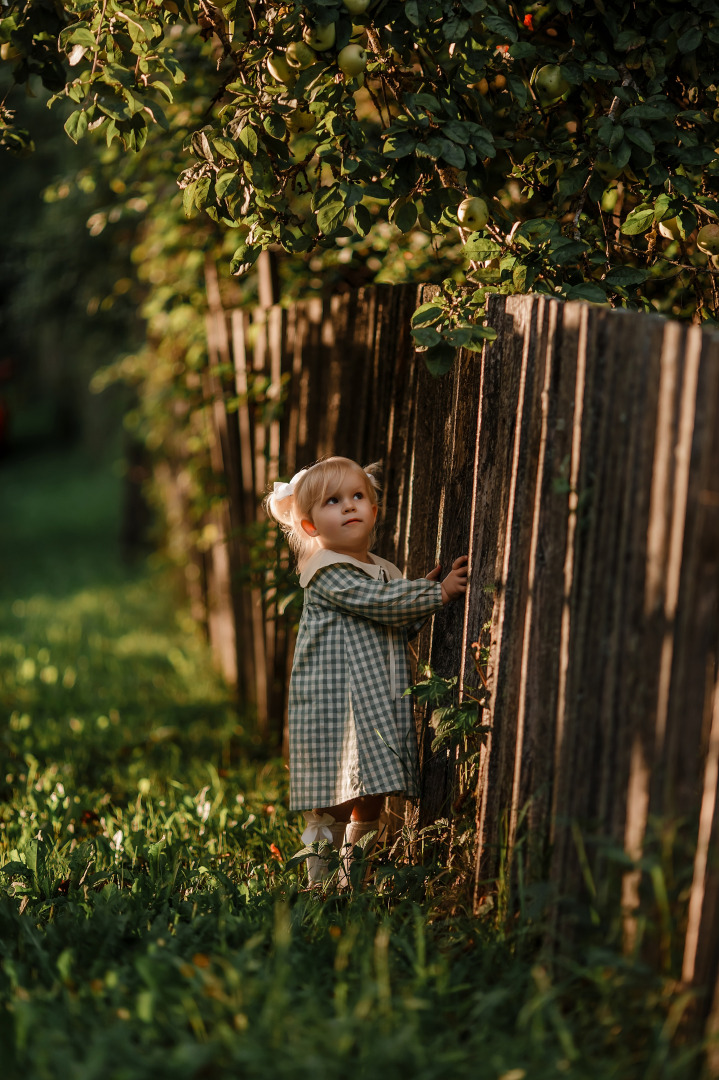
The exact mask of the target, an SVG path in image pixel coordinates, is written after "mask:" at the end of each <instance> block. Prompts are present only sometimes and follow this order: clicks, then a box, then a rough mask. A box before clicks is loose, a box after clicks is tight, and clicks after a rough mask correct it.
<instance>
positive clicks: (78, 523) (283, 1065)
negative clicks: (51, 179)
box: [0, 454, 697, 1080]
mask: <svg viewBox="0 0 719 1080" xmlns="http://www.w3.org/2000/svg"><path fill="white" fill-rule="evenodd" d="M119 495H120V491H119V481H118V480H117V478H116V477H115V476H114V475H113V472H112V470H110V469H106V468H104V467H99V466H98V467H97V468H94V469H90V468H88V466H87V464H86V463H85V462H84V461H83V460H82V458H81V457H79V456H77V455H73V454H64V455H57V456H55V457H54V458H53V459H49V458H44V457H35V458H30V457H27V458H22V459H18V460H16V461H13V460H12V459H10V460H7V461H5V462H3V463H1V464H0V505H1V506H2V507H3V520H2V526H1V527H0V565H1V566H2V577H1V579H0V678H1V680H2V681H1V683H0V705H1V707H2V717H3V720H4V721H5V723H4V724H3V726H2V742H1V743H0V754H1V755H2V761H1V762H0V784H1V785H2V811H1V816H0V830H1V831H0V864H1V866H2V868H1V869H0V960H1V963H0V1061H1V1062H2V1076H3V1080H6V1078H7V1080H12V1078H13V1077H15V1076H17V1077H23V1078H24V1080H35V1078H46V1077H47V1078H48V1080H50V1078H52V1080H56V1078H57V1077H58V1076H59V1077H66V1078H68V1080H94V1078H97V1080H125V1078H127V1080H144V1078H147V1080H150V1078H152V1080H158V1078H164V1077H167V1078H168V1080H170V1078H172V1080H185V1078H188V1080H189V1078H198V1080H214V1078H218V1080H224V1078H228V1080H229V1078H236V1077H237V1078H239V1077H243V1076H246V1077H250V1078H257V1080H260V1078H262V1080H265V1078H268V1080H270V1078H271V1080H281V1078H307V1080H310V1078H334V1077H337V1078H338V1080H339V1078H351V1080H354V1078H367V1080H385V1078H392V1077H408V1078H412V1080H449V1078H452V1080H454V1078H457V1080H460V1078H465V1077H466V1078H470V1077H471V1078H473V1080H484V1078H487V1080H525V1078H526V1080H556V1078H557V1077H565V1076H566V1077H572V1078H584V1077H586V1078H592V1080H595V1078H596V1080H609V1078H612V1080H617V1078H618V1080H624V1078H626V1080H638V1078H645V1077H646V1078H648V1080H650V1078H654V1080H659V1078H664V1077H687V1078H689V1077H695V1076H696V1075H697V1061H696V1055H695V1053H694V1052H693V1051H692V1049H691V1048H689V1049H687V1048H686V1047H684V1048H682V1047H681V1046H679V1047H676V1048H674V1047H673V1046H672V1043H671V1038H672V1035H673V1032H674V1027H675V1026H676V1024H677V1023H678V1021H679V1019H680V1017H681V1010H680V1009H676V1008H675V1010H674V1012H672V1011H671V1009H670V1005H671V1003H672V1001H673V1000H674V999H673V997H672V987H671V986H670V985H665V984H664V983H663V982H662V981H661V980H659V979H656V978H654V977H653V976H651V975H650V974H649V973H648V972H644V971H642V970H640V969H638V968H637V967H636V966H633V965H631V964H629V963H625V962H624V961H623V960H622V959H621V958H619V957H617V956H616V955H614V954H612V953H610V952H601V953H599V952H596V951H595V952H585V953H584V954H583V955H582V958H581V963H579V962H578V960H577V962H576V963H573V964H570V963H567V962H564V963H562V964H561V965H557V966H555V968H554V969H553V970H552V972H551V973H550V972H549V970H548V969H547V968H546V967H545V966H544V965H542V964H540V963H539V962H538V961H537V958H536V955H534V953H533V948H534V946H533V945H532V944H531V942H533V941H534V940H535V938H534V937H533V936H532V933H531V927H529V926H528V925H527V923H526V921H522V920H519V921H514V922H513V923H512V924H511V928H510V929H509V930H508V928H507V927H506V926H505V927H497V925H496V924H495V921H494V919H493V918H492V915H491V914H490V915H489V916H487V921H486V922H477V921H474V920H472V919H471V918H470V917H469V916H468V915H467V914H465V913H464V911H463V906H462V895H461V893H459V894H457V896H455V897H454V899H453V896H452V894H450V893H449V892H448V890H447V886H446V884H444V882H446V880H447V879H446V877H444V878H443V877H442V876H441V869H442V868H441V867H436V866H434V867H433V866H424V867H416V866H411V865H408V864H406V863H404V862H399V863H398V864H397V865H396V866H392V865H391V864H390V863H389V862H388V861H387V860H386V859H385V860H384V865H383V867H382V873H383V876H382V878H381V881H380V883H379V884H378V885H377V887H376V888H370V889H367V890H366V891H364V892H363V893H360V894H359V895H356V896H355V897H346V896H344V895H340V894H338V893H336V892H334V891H332V890H330V891H329V892H328V894H327V895H326V896H321V895H318V894H314V893H308V892H307V891H305V890H304V887H303V880H302V875H301V874H300V875H299V876H298V872H297V870H295V869H289V870H288V869H286V868H285V865H284V862H286V860H287V859H288V858H289V857H290V856H291V855H292V854H293V852H294V851H296V850H297V848H298V847H299V846H300V843H299V829H298V828H297V822H296V820H288V817H287V814H286V810H285V806H286V786H287V785H286V775H287V774H286V771H285V768H284V765H283V763H282V762H279V761H274V760H271V759H268V758H267V757H266V756H263V754H262V752H261V748H260V747H259V746H258V743H257V740H256V739H255V737H254V734H253V732H252V729H251V725H250V724H249V723H248V721H247V719H246V718H245V717H243V715H242V712H241V711H240V710H238V709H237V707H236V706H235V705H234V703H233V701H232V698H231V695H230V694H228V692H227V690H226V688H225V687H224V686H223V685H222V683H221V681H220V680H219V679H218V678H217V676H216V675H215V674H214V673H213V671H212V667H211V663H210V658H209V655H208V652H207V648H206V646H205V644H204V641H203V640H202V637H201V635H200V634H199V633H198V631H197V630H196V628H195V627H194V626H193V624H192V623H191V621H190V619H189V616H188V614H187V612H186V610H185V608H184V604H183V598H182V596H181V594H180V593H178V590H177V583H176V581H175V580H174V579H173V577H172V575H171V574H170V573H169V571H167V570H162V569H158V568H156V569H154V570H152V571H150V570H149V569H147V568H144V567H143V568H142V569H141V570H140V571H138V570H137V569H135V570H134V571H133V570H129V569H127V568H125V567H123V566H122V565H121V563H120V561H119V557H118V550H117V548H118V545H117V539H116V538H117V534H118V505H119ZM433 881H434V883H433ZM438 882H439V883H438Z"/></svg>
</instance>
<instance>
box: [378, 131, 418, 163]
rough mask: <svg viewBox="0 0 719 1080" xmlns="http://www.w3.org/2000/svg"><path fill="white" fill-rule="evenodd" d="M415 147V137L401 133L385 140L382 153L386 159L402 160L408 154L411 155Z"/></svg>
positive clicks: (406, 132)
mask: <svg viewBox="0 0 719 1080" xmlns="http://www.w3.org/2000/svg"><path fill="white" fill-rule="evenodd" d="M416 146H417V139H416V137H415V136H414V135H411V134H410V133H409V132H408V131H403V132H400V133H399V134H397V135H390V136H389V138H388V139H385V142H384V146H383V147H382V153H383V154H384V156H385V157H388V158H403V157H407V156H408V154H412V153H413V152H414V149H415V147H416Z"/></svg>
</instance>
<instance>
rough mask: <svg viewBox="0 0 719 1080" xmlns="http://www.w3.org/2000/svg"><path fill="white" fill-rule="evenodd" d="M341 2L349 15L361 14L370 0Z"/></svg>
mask: <svg viewBox="0 0 719 1080" xmlns="http://www.w3.org/2000/svg"><path fill="white" fill-rule="evenodd" d="M342 3H343V4H344V6H345V7H346V8H347V10H348V11H349V12H350V14H351V15H363V14H364V12H365V11H366V10H367V8H368V7H369V4H370V0H342Z"/></svg>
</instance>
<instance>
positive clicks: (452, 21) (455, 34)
mask: <svg viewBox="0 0 719 1080" xmlns="http://www.w3.org/2000/svg"><path fill="white" fill-rule="evenodd" d="M470 25H471V24H470V22H469V20H468V19H462V18H460V17H459V16H458V15H450V17H449V18H448V19H445V20H444V22H443V23H442V33H443V34H444V39H445V41H462V40H463V38H465V37H466V36H467V33H468V32H469V28H470Z"/></svg>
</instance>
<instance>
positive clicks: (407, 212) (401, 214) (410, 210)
mask: <svg viewBox="0 0 719 1080" xmlns="http://www.w3.org/2000/svg"><path fill="white" fill-rule="evenodd" d="M398 204H399V205H398ZM389 220H390V221H391V222H392V224H393V225H396V226H397V228H398V229H399V230H400V232H403V233H406V232H409V231H410V229H413V228H414V226H415V224H416V222H417V207H416V206H415V204H414V203H413V202H410V201H408V200H407V199H398V200H397V202H395V203H392V206H391V207H390V211H389Z"/></svg>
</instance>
